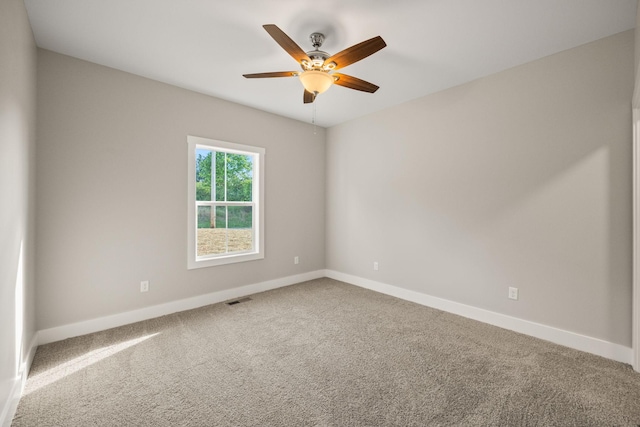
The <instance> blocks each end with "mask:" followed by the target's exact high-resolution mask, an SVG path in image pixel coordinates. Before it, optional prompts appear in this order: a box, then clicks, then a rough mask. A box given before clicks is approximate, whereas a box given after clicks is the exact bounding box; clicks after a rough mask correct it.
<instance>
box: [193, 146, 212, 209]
mask: <svg viewBox="0 0 640 427" xmlns="http://www.w3.org/2000/svg"><path fill="white" fill-rule="evenodd" d="M211 159H212V151H211V150H205V149H201V148H198V149H197V150H196V200H200V201H209V200H211Z"/></svg>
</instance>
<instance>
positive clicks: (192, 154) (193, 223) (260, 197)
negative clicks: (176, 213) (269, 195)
mask: <svg viewBox="0 0 640 427" xmlns="http://www.w3.org/2000/svg"><path fill="white" fill-rule="evenodd" d="M187 146H188V172H187V173H188V179H187V186H188V188H187V195H188V196H187V199H188V203H187V206H188V207H187V212H188V219H187V268H188V269H190V270H191V269H194V268H202V267H213V266H217V265H224V264H231V263H236V262H244V261H253V260H257V259H263V258H264V158H265V149H264V148H262V147H254V146H251V145H242V144H236V143H233V142H227V141H218V140H215V139H209V138H202V137H198V136H191V135H189V136H187ZM198 148H205V149H208V150H216V149H217V150H220V151H226V152H227V153H235V154H244V155H251V156H253V158H254V161H253V179H252V192H253V195H252V206H253V250H251V251H246V252H236V253H225V254H220V255H209V256H204V257H200V256H198V251H197V244H198V239H197V232H198V231H197V227H198V210H197V205H202V204H210V205H211V206H212V207H213V206H214V204H215V202H204V203H203V202H198V201H196V150H197V149H198ZM224 204H225V205H228V206H231V205H234V202H224ZM238 204H241V203H238Z"/></svg>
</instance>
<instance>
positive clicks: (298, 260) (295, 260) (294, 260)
mask: <svg viewBox="0 0 640 427" xmlns="http://www.w3.org/2000/svg"><path fill="white" fill-rule="evenodd" d="M293 263H294V264H300V257H297V256H294V257H293Z"/></svg>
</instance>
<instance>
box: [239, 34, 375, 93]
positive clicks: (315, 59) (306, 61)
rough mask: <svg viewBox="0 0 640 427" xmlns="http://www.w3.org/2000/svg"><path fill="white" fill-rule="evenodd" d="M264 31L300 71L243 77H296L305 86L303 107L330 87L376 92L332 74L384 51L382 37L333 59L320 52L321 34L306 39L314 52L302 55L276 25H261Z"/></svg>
mask: <svg viewBox="0 0 640 427" xmlns="http://www.w3.org/2000/svg"><path fill="white" fill-rule="evenodd" d="M263 27H264V29H265V30H267V33H269V35H270V36H271V37H273V39H274V40H275V41H276V43H278V44H279V45H280V46H281V47H282V48H283V49H284V50H285V51H287V53H288V54H289V55H291V56H292V57H293V59H295V60H296V61H297V62H298V63H299V64H300V66H301V67H302V71H276V72H272V73H255V74H243V76H244V77H246V78H248V79H256V78H265V77H296V76H297V77H299V78H300V81H301V82H302V85H303V86H304V97H303V100H304V103H305V104H308V103H310V102H313V101H315V99H316V96H318V95H319V94H321V93H322V92H324V91H326V90H327V89H329V88H330V87H331V85H332V84H337V85H338V86H342V87H346V88H349V89H355V90H360V91H362V92H369V93H374V92H375V91H376V90H378V86H376V85H374V84H373V83H369V82H366V81H364V80H361V79H359V78H356V77H352V76H348V75H346V74H340V73H335V72H334V71H335V70H338V69H340V68H344V67H346V66H347V65H351V64H353V63H354V62H358V61H360V60H361V59H364V58H366V57H367V56H369V55H372V54H374V53H376V52H377V51H379V50H380V49H382V48H384V47H385V46H386V45H387V44H386V43H385V42H384V40H382V37H380V36H377V37H374V38H372V39H369V40H366V41H363V42H362V43H358V44H356V45H354V46H351V47H350V48H347V49H345V50H343V51H341V52H338V53H336V54H335V55H329V54H328V53H327V52H323V51H321V50H320V47H321V46H322V43H323V42H324V34H321V33H313V34H311V36H310V37H309V38H310V39H311V44H312V45H313V48H314V49H315V50H312V51H309V52H305V51H303V50H302V49H301V48H300V46H298V45H297V44H296V43H295V42H294V41H293V40H291V38H290V37H289V36H287V35H286V34H285V33H284V32H283V31H282V30H281V29H280V28H278V27H277V26H276V25H273V24H267V25H263Z"/></svg>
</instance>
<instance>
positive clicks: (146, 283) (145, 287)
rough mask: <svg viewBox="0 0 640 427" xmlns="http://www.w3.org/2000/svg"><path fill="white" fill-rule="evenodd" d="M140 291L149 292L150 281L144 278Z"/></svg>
mask: <svg viewBox="0 0 640 427" xmlns="http://www.w3.org/2000/svg"><path fill="white" fill-rule="evenodd" d="M140 292H149V281H148V280H143V281H142V282H140Z"/></svg>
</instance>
